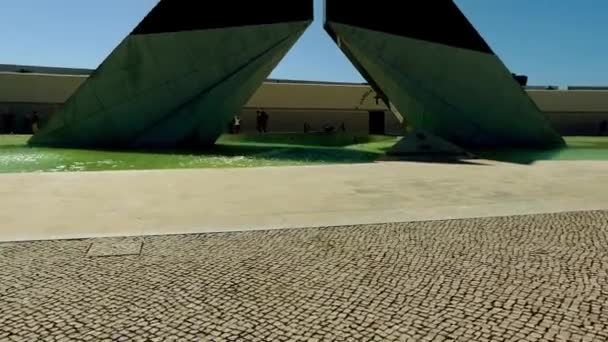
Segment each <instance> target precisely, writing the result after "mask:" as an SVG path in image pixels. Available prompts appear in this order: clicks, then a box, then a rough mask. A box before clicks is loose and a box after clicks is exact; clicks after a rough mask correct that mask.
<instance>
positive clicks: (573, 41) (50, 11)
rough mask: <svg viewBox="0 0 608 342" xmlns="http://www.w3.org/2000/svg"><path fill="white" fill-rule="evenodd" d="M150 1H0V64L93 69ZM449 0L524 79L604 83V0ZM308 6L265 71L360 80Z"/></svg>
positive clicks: (607, 50) (607, 11)
mask: <svg viewBox="0 0 608 342" xmlns="http://www.w3.org/2000/svg"><path fill="white" fill-rule="evenodd" d="M157 1H158V0H103V1H88V0H52V1H47V0H0V14H1V19H0V32H1V34H0V64H33V65H48V66H66V67H85V68H95V67H96V66H97V65H98V64H99V63H100V62H101V61H102V60H103V59H104V57H105V56H107V55H108V53H110V52H111V50H112V49H113V48H114V47H115V46H116V45H117V44H118V42H120V40H121V39H122V38H123V37H124V36H125V35H126V34H127V33H128V32H129V31H130V30H131V29H133V27H134V26H135V25H136V24H137V22H138V21H139V20H140V19H141V18H142V17H143V16H144V15H145V13H147V12H148V11H149V10H150V9H151V8H152V7H153V6H154V4H156V2H157ZM286 1H287V0H286ZM456 2H457V4H458V5H459V6H460V8H461V9H462V10H463V11H464V12H465V13H466V14H467V16H468V17H469V19H470V20H471V21H472V22H473V24H474V25H475V26H476V27H477V28H478V30H479V31H480V32H481V34H482V35H483V36H484V37H485V38H486V40H487V41H488V43H489V44H490V46H491V47H492V48H493V49H494V51H496V53H497V54H498V55H499V56H500V57H501V58H502V60H503V61H504V62H505V63H506V64H507V66H508V67H509V68H511V70H512V71H513V72H517V73H524V74H527V75H529V76H530V83H531V84H555V85H567V84H570V85H608V20H607V19H608V1H606V0H491V1H488V0H456ZM315 5H316V9H315V11H316V13H317V15H316V17H317V18H319V19H318V20H317V21H315V23H314V24H313V25H312V27H311V28H310V29H309V30H308V31H307V32H306V33H305V35H304V36H303V37H302V39H301V40H300V41H299V42H298V44H297V45H296V46H295V48H294V49H293V50H292V51H291V52H290V53H289V54H288V56H287V57H286V58H285V59H284V60H283V62H282V63H281V64H280V66H279V67H278V68H277V69H276V70H275V71H274V73H273V74H272V77H278V78H292V79H307V80H331V81H356V82H358V81H361V80H362V79H361V77H360V76H359V75H358V73H357V72H356V71H355V70H354V69H353V68H352V66H351V65H350V64H349V62H348V61H347V60H346V59H345V58H344V56H343V55H342V54H341V52H340V51H339V50H338V49H337V48H336V47H335V46H334V45H333V43H332V42H331V41H330V39H329V38H328V36H327V35H326V34H325V32H324V31H323V30H322V27H321V20H320V19H321V18H322V6H321V1H320V0H315ZM437 25H441V23H437Z"/></svg>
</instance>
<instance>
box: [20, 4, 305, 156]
mask: <svg viewBox="0 0 608 342" xmlns="http://www.w3.org/2000/svg"><path fill="white" fill-rule="evenodd" d="M235 10H238V11H246V13H247V16H246V17H245V18H243V17H242V16H235V15H233V14H234V11H235ZM311 20H312V3H311V2H309V1H305V0H298V1H292V3H291V4H289V5H287V4H285V3H282V4H281V3H280V2H279V1H265V2H261V3H259V4H258V3H255V4H254V3H252V2H249V1H236V2H232V1H216V2H210V3H209V4H206V7H205V10H204V11H201V10H200V4H197V3H195V2H175V1H171V0H162V1H161V2H159V3H158V5H157V6H156V7H155V8H154V9H153V10H152V11H151V12H150V13H149V14H148V16H147V17H146V18H145V19H144V20H143V21H142V22H141V23H140V25H138V27H137V28H136V29H135V30H134V31H133V33H132V34H130V35H129V36H127V37H126V38H125V39H124V40H123V41H122V42H121V43H120V44H119V45H118V46H117V47H116V49H115V50H114V51H113V52H112V53H111V54H110V55H109V56H108V57H107V58H106V60H105V61H104V62H103V63H102V64H101V65H100V66H99V67H98V68H97V70H95V72H93V73H92V74H91V77H89V78H88V79H87V81H86V82H85V83H84V84H83V85H82V86H80V87H79V89H78V90H77V91H76V93H75V94H74V95H73V96H72V97H70V99H69V100H68V101H67V102H66V103H65V105H64V106H62V108H61V109H60V110H59V111H58V112H57V113H55V114H54V115H53V116H52V118H51V119H50V121H49V122H48V124H46V125H45V126H44V127H43V128H42V130H41V131H40V132H39V133H37V134H36V135H34V137H32V139H31V141H30V143H31V144H35V145H50V146H77V147H82V146H87V147H113V148H133V147H149V146H153V147H173V146H176V145H182V144H190V145H195V144H196V145H209V144H213V142H214V141H215V140H216V139H217V138H218V137H219V135H220V134H221V133H222V131H224V130H225V127H226V125H227V124H228V123H229V121H230V119H231V118H232V116H233V115H235V114H237V113H238V112H239V111H240V110H241V107H242V106H243V105H244V104H245V103H246V102H247V100H248V99H249V98H250V97H251V96H252V95H253V94H254V92H255V90H256V89H257V88H258V87H259V86H260V85H261V84H262V82H263V81H264V80H265V79H266V77H267V76H268V75H269V74H270V73H271V72H272V70H273V69H274V67H275V66H276V65H277V64H278V63H279V61H280V60H281V59H282V57H283V56H284V55H285V54H286V53H287V51H288V50H289V49H290V48H291V46H292V45H293V44H294V43H295V41H296V40H297V39H298V38H299V37H300V35H301V34H302V33H303V32H304V30H305V29H306V27H307V26H308V25H309V24H310V21H311Z"/></svg>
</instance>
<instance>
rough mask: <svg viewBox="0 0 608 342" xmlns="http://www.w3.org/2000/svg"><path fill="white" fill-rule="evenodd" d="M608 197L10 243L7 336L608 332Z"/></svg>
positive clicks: (261, 337)
mask: <svg viewBox="0 0 608 342" xmlns="http://www.w3.org/2000/svg"><path fill="white" fill-rule="evenodd" d="M606 246H608V212H607V211H591V212H575V213H560V214H543V215H531V216H512V217H502V218H477V219H464V220H446V221H432V222H410V223H393V224H375V225H359V226H344V227H335V228H303V229H288V230H268V231H248V232H232V233H211V234H193V235H173V236H148V237H132V238H110V239H82V240H55V241H33V242H6V243H2V244H0V270H1V271H0V341H127V340H132V341H174V340H179V341H207V340H209V341H270V340H276V341H288V340H293V341H447V340H459V341H473V340H475V341H520V340H523V341H605V340H607V339H608V249H607V248H606Z"/></svg>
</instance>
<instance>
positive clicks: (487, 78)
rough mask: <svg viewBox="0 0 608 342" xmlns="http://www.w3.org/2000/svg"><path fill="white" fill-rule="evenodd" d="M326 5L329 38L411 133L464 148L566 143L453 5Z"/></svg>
mask: <svg viewBox="0 0 608 342" xmlns="http://www.w3.org/2000/svg"><path fill="white" fill-rule="evenodd" d="M326 3H327V4H326V6H327V15H326V23H325V28H326V30H327V31H328V33H329V34H330V35H331V36H332V37H333V38H334V40H335V41H336V43H337V44H338V46H339V47H340V48H341V49H342V50H343V51H344V53H345V54H346V56H347V57H348V58H349V59H350V60H351V61H352V62H353V64H354V65H355V66H356V67H357V69H358V70H359V71H360V72H361V74H362V75H363V76H364V77H365V78H366V79H367V80H368V82H369V83H370V84H372V85H373V86H374V88H376V90H377V91H378V92H379V93H380V94H384V97H385V100H387V101H388V102H389V103H390V104H391V105H393V106H394V107H396V109H397V110H398V111H399V113H401V114H402V115H403V116H404V117H405V119H406V121H407V122H408V124H409V125H411V126H413V127H414V128H417V129H421V130H425V131H427V132H429V133H431V134H434V135H436V136H438V137H441V138H443V139H445V140H448V141H450V142H452V143H454V144H457V145H460V146H463V147H467V146H526V147H554V146H559V145H563V144H564V142H563V140H562V138H561V137H560V136H559V134H558V133H557V132H556V131H555V130H554V129H553V127H552V126H551V124H550V123H549V121H548V120H547V119H546V118H545V117H544V116H543V114H542V113H541V111H540V110H539V109H538V107H537V106H536V105H535V104H534V102H533V101H532V100H531V99H530V97H529V96H528V95H527V94H526V93H525V92H524V90H523V89H522V87H521V86H520V85H519V84H518V83H517V82H516V81H515V80H514V78H513V77H512V75H511V73H510V71H509V70H508V69H507V67H506V66H505V65H504V64H503V63H502V62H501V61H500V59H499V58H498V57H497V56H496V55H495V54H494V53H493V52H492V50H491V49H490V48H489V47H488V46H487V44H486V43H485V41H484V40H483V38H482V37H481V36H480V35H479V34H478V33H477V31H476V30H475V28H474V27H473V26H472V25H471V24H470V23H469V22H468V20H467V19H466V17H465V16H464V15H463V14H462V13H461V12H460V10H459V9H458V7H457V6H456V5H455V4H454V2H453V1H451V0H448V1H409V2H407V4H402V3H401V2H397V1H392V0H386V1H376V2H375V3H374V6H369V4H367V3H364V2H360V3H353V2H352V1H346V0H326Z"/></svg>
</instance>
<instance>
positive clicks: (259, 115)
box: [255, 110, 262, 134]
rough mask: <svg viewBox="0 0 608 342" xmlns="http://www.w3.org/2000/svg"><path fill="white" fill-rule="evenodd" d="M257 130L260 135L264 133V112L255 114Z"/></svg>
mask: <svg viewBox="0 0 608 342" xmlns="http://www.w3.org/2000/svg"><path fill="white" fill-rule="evenodd" d="M255 129H256V130H257V131H258V133H260V134H261V133H262V111H259V110H258V111H256V112H255Z"/></svg>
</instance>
